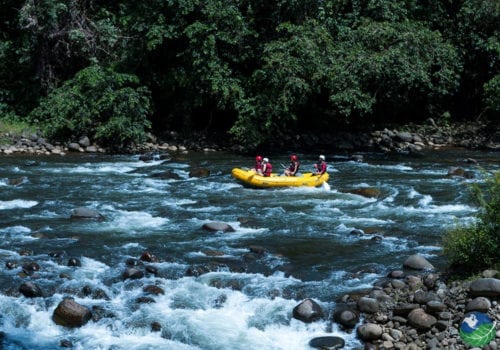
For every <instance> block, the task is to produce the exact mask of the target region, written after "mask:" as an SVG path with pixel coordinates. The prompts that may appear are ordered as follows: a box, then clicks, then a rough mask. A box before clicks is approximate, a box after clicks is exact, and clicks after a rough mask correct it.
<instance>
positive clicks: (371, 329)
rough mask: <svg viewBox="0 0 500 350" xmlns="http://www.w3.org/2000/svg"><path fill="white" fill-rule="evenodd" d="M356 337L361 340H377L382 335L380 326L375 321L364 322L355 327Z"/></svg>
mask: <svg viewBox="0 0 500 350" xmlns="http://www.w3.org/2000/svg"><path fill="white" fill-rule="evenodd" d="M356 333H357V335H358V337H359V338H360V339H361V340H363V341H367V340H377V339H380V337H381V336H382V327H381V326H380V325H378V324H375V323H365V324H363V325H361V326H359V327H358V329H356Z"/></svg>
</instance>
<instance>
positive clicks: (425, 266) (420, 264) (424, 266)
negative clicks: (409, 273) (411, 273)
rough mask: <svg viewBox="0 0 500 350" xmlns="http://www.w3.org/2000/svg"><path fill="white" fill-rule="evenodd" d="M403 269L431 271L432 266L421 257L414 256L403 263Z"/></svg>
mask: <svg viewBox="0 0 500 350" xmlns="http://www.w3.org/2000/svg"><path fill="white" fill-rule="evenodd" d="M403 267H406V268H408V269H412V270H433V269H434V266H433V265H432V264H431V263H430V262H429V261H427V259H426V258H424V257H423V256H421V255H418V254H414V255H411V256H409V257H408V258H407V259H406V260H405V262H404V263H403Z"/></svg>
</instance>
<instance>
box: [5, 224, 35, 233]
mask: <svg viewBox="0 0 500 350" xmlns="http://www.w3.org/2000/svg"><path fill="white" fill-rule="evenodd" d="M31 232H32V231H31V229H30V228H28V227H26V226H22V225H16V226H9V227H6V228H2V229H0V234H10V235H27V234H30V233H31Z"/></svg>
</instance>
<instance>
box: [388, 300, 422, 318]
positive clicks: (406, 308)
mask: <svg viewBox="0 0 500 350" xmlns="http://www.w3.org/2000/svg"><path fill="white" fill-rule="evenodd" d="M419 307H420V305H418V304H410V303H402V304H398V305H396V306H395V307H394V308H393V309H392V314H393V315H394V316H403V317H407V316H408V314H409V313H410V312H411V311H413V310H415V309H418V308H419Z"/></svg>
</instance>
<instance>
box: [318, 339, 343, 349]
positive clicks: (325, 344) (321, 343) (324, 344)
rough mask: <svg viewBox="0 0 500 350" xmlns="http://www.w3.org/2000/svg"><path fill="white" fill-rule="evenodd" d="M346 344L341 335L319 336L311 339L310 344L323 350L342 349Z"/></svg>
mask: <svg viewBox="0 0 500 350" xmlns="http://www.w3.org/2000/svg"><path fill="white" fill-rule="evenodd" d="M344 345H345V341H344V339H342V338H340V337H317V338H313V339H311V341H309V346H310V347H311V348H315V349H321V350H334V349H342V348H343V347H344Z"/></svg>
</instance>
